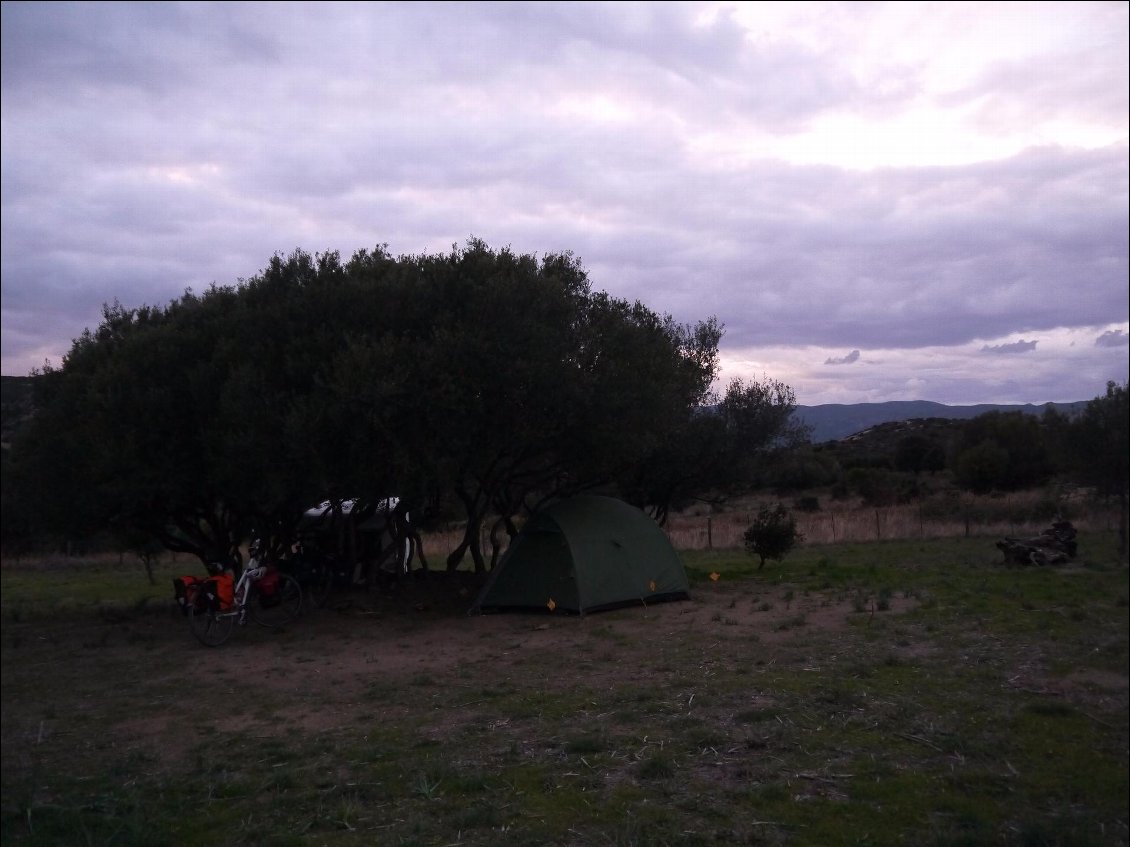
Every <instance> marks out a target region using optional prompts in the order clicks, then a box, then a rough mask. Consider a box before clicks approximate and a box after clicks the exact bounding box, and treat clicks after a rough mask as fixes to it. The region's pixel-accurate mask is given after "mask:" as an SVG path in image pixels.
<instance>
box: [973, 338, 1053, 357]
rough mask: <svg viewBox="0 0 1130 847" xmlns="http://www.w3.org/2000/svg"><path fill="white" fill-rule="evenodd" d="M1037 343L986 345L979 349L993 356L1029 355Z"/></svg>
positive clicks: (1018, 342)
mask: <svg viewBox="0 0 1130 847" xmlns="http://www.w3.org/2000/svg"><path fill="white" fill-rule="evenodd" d="M1039 343H1040V342H1038V341H1014V342H1012V343H1011V344H995V345H993V346H989V345H988V344H986V345H985V346H984V347H982V348H981V352H982V353H992V354H993V355H1007V354H1010V353H1030V352H1031V351H1033V350H1035V349H1036V345H1037V344H1039Z"/></svg>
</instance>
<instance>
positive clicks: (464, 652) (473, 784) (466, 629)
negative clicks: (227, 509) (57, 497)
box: [0, 532, 1130, 847]
mask: <svg viewBox="0 0 1130 847" xmlns="http://www.w3.org/2000/svg"><path fill="white" fill-rule="evenodd" d="M994 540H995V539H994V538H991V537H979V538H978V537H973V538H949V539H934V538H923V539H917V540H911V541H885V542H868V543H850V544H848V543H845V544H837V545H806V546H804V547H802V548H800V549H799V550H798V551H797V552H796V553H794V554H793V555H792V556H791V557H790V558H789V559H787V560H786V561H785V562H784V563H783V564H780V565H777V564H774V563H770V564H769V565H768V566H767V567H766V568H765V569H764V570H763V571H760V572H758V571H756V570H754V567H753V565H754V562H753V560H752V559H751V558H749V557H748V556H746V555H744V554H743V553H740V552H737V551H733V550H730V551H705V550H699V551H689V552H686V553H684V554H683V557H684V561H685V562H686V564H687V567H688V572H689V573H690V574H691V577H692V585H693V591H692V594H693V597H692V600H690V601H689V602H681V603H667V604H662V605H656V606H649V607H640V608H631V609H623V610H619V611H616V612H611V613H605V614H597V615H590V616H588V617H585V618H571V617H561V616H553V615H550V614H546V615H542V616H536V615H535V616H528V615H497V616H489V617H478V618H468V617H465V616H464V615H463V614H462V611H463V610H464V609H465V608H466V607H467V606H468V605H469V604H470V600H471V596H470V594H471V592H473V590H474V588H475V586H474V584H473V583H472V582H471V581H470V580H468V579H467V578H460V579H435V580H433V581H432V582H431V583H430V584H428V585H424V584H423V583H422V582H418V583H415V584H413V585H410V586H405V587H404V588H403V589H402V590H401V591H400V592H399V593H397V594H396V595H384V594H380V595H353V594H350V595H346V596H343V597H339V598H338V599H337V601H336V603H335V604H334V606H333V607H332V608H331V609H328V610H323V611H318V612H316V613H312V614H310V615H308V616H306V617H304V618H303V619H301V620H300V621H299V622H297V623H295V624H293V625H291V626H290V627H288V628H287V629H286V630H285V631H282V632H272V631H268V630H263V629H254V628H251V629H247V630H246V631H240V632H237V633H236V634H235V635H234V637H233V638H232V640H231V641H230V642H229V643H228V644H226V645H224V646H223V647H221V648H219V649H212V650H210V649H207V648H203V647H200V646H199V645H197V644H196V643H195V642H193V641H192V640H191V638H190V636H189V633H188V629H187V626H186V624H185V623H184V622H183V620H181V619H179V618H176V617H174V616H173V614H172V613H171V610H170V608H169V600H170V597H171V589H170V588H168V586H169V583H168V579H169V578H170V577H171V576H173V575H176V574H178V573H180V572H184V571H189V572H191V571H192V570H193V568H192V567H191V566H189V565H185V564H184V563H183V562H182V564H181V565H180V566H177V565H176V564H167V565H164V566H162V567H161V568H160V571H159V573H160V582H159V584H158V585H157V586H156V587H152V588H151V587H150V586H149V585H148V583H147V582H146V580H145V577H144V573H143V571H142V570H141V568H140V566H137V565H132V564H126V565H119V564H118V563H117V561H116V560H114V559H110V560H105V561H96V562H75V561H54V562H52V561H46V562H44V561H38V562H23V563H19V564H16V563H10V562H8V563H4V565H3V568H2V569H0V579H2V585H0V601H2V622H0V637H2V644H0V649H2V662H3V721H2V723H3V745H2V753H0V755H2V762H3V798H2V805H3V809H2V812H3V819H2V830H0V834H2V840H3V843H4V845H17V844H29V845H30V844H43V845H85V844H92V845H93V844H99V845H102V844H106V845H109V844H113V845H162V847H164V845H170V844H176V845H278V846H279V847H281V845H323V844H324V845H374V844H376V845H386V844H387V845H449V844H452V845H454V844H467V845H484V846H485V845H538V844H545V845H576V847H580V845H625V847H626V845H717V844H748V845H936V847H943V845H945V846H946V847H948V846H949V845H953V846H954V847H956V845H981V844H984V845H1032V847H1036V845H1125V844H1127V843H1130V832H1128V829H1127V821H1128V801H1127V795H1128V790H1130V785H1128V729H1127V727H1128V718H1130V716H1128V705H1127V703H1128V695H1127V662H1128V638H1130V635H1128V617H1130V615H1128V608H1127V595H1128V577H1127V569H1126V567H1125V566H1124V565H1120V564H1118V563H1117V562H1116V559H1115V556H1114V538H1113V535H1112V534H1110V533H1106V532H1084V533H1082V534H1081V536H1080V555H1079V557H1078V559H1077V560H1076V561H1075V562H1074V563H1073V564H1072V565H1071V566H1068V567H1062V568H1027V569H1016V568H1006V567H1004V566H1003V565H1002V564H1001V556H1000V554H999V552H998V551H997V550H996V549H995V548H994V546H993V541H994ZM712 577H716V578H712Z"/></svg>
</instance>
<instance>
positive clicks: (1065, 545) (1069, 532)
mask: <svg viewBox="0 0 1130 847" xmlns="http://www.w3.org/2000/svg"><path fill="white" fill-rule="evenodd" d="M1075 536H1076V532H1075V527H1074V526H1072V525H1071V522H1070V521H1066V520H1063V519H1061V518H1057V519H1056V520H1055V521H1054V522H1053V523H1052V525H1051V526H1050V527H1049V528H1048V529H1045V530H1044V531H1043V532H1042V533H1040V534H1039V535H1037V536H1036V537H1034V538H1005V539H1004V540H1002V541H998V542H997V548H998V549H999V550H1000V551H1001V552H1002V553H1004V561H1005V564H1006V565H1063V564H1066V563H1067V562H1069V561H1070V560H1071V559H1074V558H1075V552H1076V550H1077V549H1078V545H1077V543H1076V541H1075Z"/></svg>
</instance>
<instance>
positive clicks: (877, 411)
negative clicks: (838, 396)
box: [796, 400, 1089, 444]
mask: <svg viewBox="0 0 1130 847" xmlns="http://www.w3.org/2000/svg"><path fill="white" fill-rule="evenodd" d="M1088 402H1089V401H1087V400H1079V401H1077V402H1074V403H1044V404H1043V405H1035V404H1033V403H1027V404H1024V405H1011V406H1010V405H1003V404H993V403H981V404H979V405H976V406H947V405H945V404H944V403H934V402H932V401H930V400H892V401H890V402H887V403H850V404H847V403H827V404H825V405H822V406H797V409H796V417H797V419H799V420H800V421H802V422H803V423H805V424H807V425H808V426H810V427H812V441H813V442H814V443H816V444H820V443H822V442H824V441H838V440H840V439H841V438H847V437H848V436H849V435H855V434H856V433H857V432H862V431H863V430H865V429H870V428H871V427H873V426H878V425H879V424H884V423H891V422H894V421H905V420H911V419H915V418H947V419H950V420H968V419H969V418H975V417H977V416H978V415H983V414H985V413H986V412H1024V413H1025V414H1029V415H1042V414H1043V413H1044V410H1045V409H1047V408H1048V407H1049V406H1050V407H1053V408H1054V409H1055V410H1056V411H1057V412H1059V413H1061V414H1064V415H1072V414H1075V413H1077V412H1079V411H1081V410H1082V409H1083V408H1084V407H1085V406H1086V405H1087V403H1088Z"/></svg>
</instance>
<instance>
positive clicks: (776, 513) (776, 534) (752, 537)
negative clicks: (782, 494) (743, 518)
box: [743, 503, 804, 570]
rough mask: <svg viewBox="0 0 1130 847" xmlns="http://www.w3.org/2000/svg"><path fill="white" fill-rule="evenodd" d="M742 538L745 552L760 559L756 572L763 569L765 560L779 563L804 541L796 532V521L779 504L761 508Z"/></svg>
mask: <svg viewBox="0 0 1130 847" xmlns="http://www.w3.org/2000/svg"><path fill="white" fill-rule="evenodd" d="M743 537H744V539H745V549H746V551H747V552H748V553H749V554H750V555H753V556H757V557H758V558H759V559H760V563H759V564H758V566H757V569H758V570H761V569H762V568H764V567H765V560H766V559H773V560H774V561H778V562H779V561H781V560H782V559H783V558H785V556H787V555H788V554H789V551H790V550H792V549H793V547H795V546H796V545H797V544H798V543H800V542H801V541H803V540H804V536H803V535H802V534H801V533H799V532H797V528H796V520H794V519H793V517H792V515H790V514H789V513H788V511H787V510H786V509H785V507H784V506H782V505H781V504H780V503H778V504H777V505H776V506H774V507H772V508H770V507H769V506H763V507H762V508H761V511H759V512H758V513H757V517H756V518H755V519H754V521H753V523H752V524H750V526H749V529H747V530H746V531H745V534H744V536H743Z"/></svg>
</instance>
